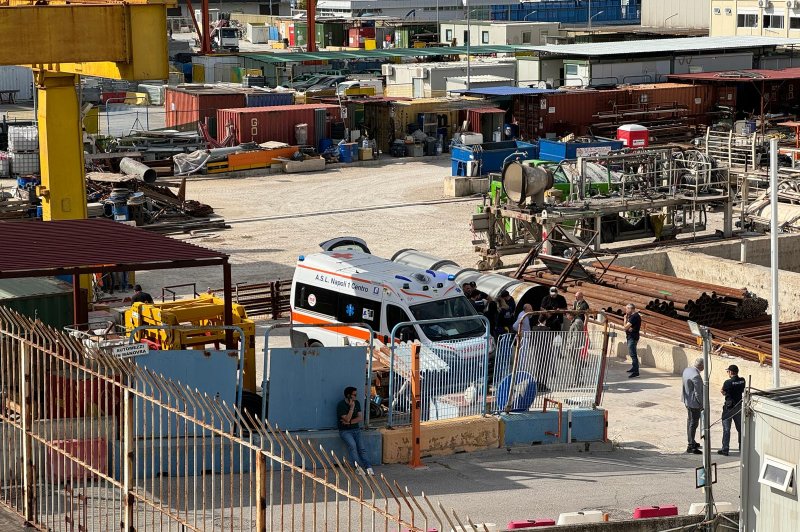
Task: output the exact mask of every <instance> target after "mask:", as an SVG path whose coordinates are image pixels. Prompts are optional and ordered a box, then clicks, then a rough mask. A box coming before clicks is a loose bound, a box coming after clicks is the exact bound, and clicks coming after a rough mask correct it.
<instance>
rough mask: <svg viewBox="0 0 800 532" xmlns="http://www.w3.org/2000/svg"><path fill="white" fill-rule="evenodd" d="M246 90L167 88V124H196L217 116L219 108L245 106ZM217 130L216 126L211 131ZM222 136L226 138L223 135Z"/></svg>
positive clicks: (165, 98)
mask: <svg viewBox="0 0 800 532" xmlns="http://www.w3.org/2000/svg"><path fill="white" fill-rule="evenodd" d="M246 105H247V103H246V101H245V93H244V91H237V90H235V89H223V88H213V89H212V88H209V89H201V88H186V89H180V88H172V87H170V88H167V89H166V91H165V94H164V109H165V111H166V115H167V116H166V126H167V127H178V126H182V125H185V124H192V125H196V124H197V123H198V122H203V121H205V119H206V118H215V117H216V116H217V111H218V110H219V109H229V108H231V107H244V106H246ZM214 131H216V128H215V127H212V128H211V132H212V134H213V132H214ZM221 138H224V136H223V137H221Z"/></svg>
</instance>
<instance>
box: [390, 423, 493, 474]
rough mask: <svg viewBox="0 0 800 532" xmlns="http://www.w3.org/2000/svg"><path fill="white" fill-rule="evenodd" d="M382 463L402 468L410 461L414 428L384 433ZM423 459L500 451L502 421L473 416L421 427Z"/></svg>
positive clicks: (391, 430)
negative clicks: (402, 465)
mask: <svg viewBox="0 0 800 532" xmlns="http://www.w3.org/2000/svg"><path fill="white" fill-rule="evenodd" d="M381 433H382V435H383V463H385V464H401V463H407V462H409V461H410V460H411V427H398V428H393V429H383V430H382V431H381ZM420 436H421V437H420V447H421V453H422V456H423V457H424V456H443V455H449V454H455V453H458V452H471V451H481V450H484V449H497V448H498V447H499V445H500V421H499V420H498V419H497V418H496V417H492V416H487V417H483V416H474V417H467V418H461V419H456V420H452V421H432V422H426V423H422V429H421V435H420Z"/></svg>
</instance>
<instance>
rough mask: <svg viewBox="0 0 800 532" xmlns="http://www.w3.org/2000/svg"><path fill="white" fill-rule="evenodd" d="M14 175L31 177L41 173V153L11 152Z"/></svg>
mask: <svg viewBox="0 0 800 532" xmlns="http://www.w3.org/2000/svg"><path fill="white" fill-rule="evenodd" d="M9 155H10V156H11V173H12V175H31V174H38V173H39V153H16V152H11V153H10V154H9Z"/></svg>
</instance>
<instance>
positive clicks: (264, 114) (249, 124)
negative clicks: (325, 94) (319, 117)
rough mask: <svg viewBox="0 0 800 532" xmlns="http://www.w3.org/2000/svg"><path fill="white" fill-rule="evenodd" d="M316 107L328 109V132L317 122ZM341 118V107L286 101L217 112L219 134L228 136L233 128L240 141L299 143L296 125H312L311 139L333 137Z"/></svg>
mask: <svg viewBox="0 0 800 532" xmlns="http://www.w3.org/2000/svg"><path fill="white" fill-rule="evenodd" d="M316 109H324V110H325V113H326V115H327V116H326V122H327V123H326V124H325V129H326V131H324V132H318V131H317V127H316V125H315V123H316V119H315V113H314V111H315V110H316ZM339 121H341V118H340V112H339V107H338V106H336V105H326V104H316V105H315V104H306V105H284V106H275V107H245V108H240V109H221V110H219V111H218V112H217V135H218V137H219V138H225V136H226V135H227V134H228V133H227V132H228V128H231V127H232V128H233V130H234V134H235V138H236V140H237V141H238V142H239V143H244V142H256V143H262V142H267V141H276V142H285V143H286V144H296V138H295V125H297V124H307V125H308V139H312V140H313V139H315V138H317V136H318V135H320V136H321V138H330V131H329V129H330V124H331V123H332V122H339Z"/></svg>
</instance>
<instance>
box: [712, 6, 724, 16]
mask: <svg viewBox="0 0 800 532" xmlns="http://www.w3.org/2000/svg"><path fill="white" fill-rule="evenodd" d="M714 14H715V15H721V14H722V10H721V9H720V8H718V7H715V8H714Z"/></svg>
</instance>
